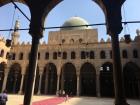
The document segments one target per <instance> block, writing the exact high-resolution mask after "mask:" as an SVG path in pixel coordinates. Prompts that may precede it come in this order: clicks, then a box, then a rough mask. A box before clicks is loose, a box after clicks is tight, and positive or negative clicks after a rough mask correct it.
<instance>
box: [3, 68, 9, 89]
mask: <svg viewBox="0 0 140 105" xmlns="http://www.w3.org/2000/svg"><path fill="white" fill-rule="evenodd" d="M8 72H9V67H6V68H5V72H4V80H3V85H2V91H4V90H5V89H6V83H7V78H8Z"/></svg>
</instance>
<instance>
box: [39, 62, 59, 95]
mask: <svg viewBox="0 0 140 105" xmlns="http://www.w3.org/2000/svg"><path fill="white" fill-rule="evenodd" d="M56 89H57V69H56V65H55V64H53V63H48V64H46V66H45V68H44V71H43V75H42V83H41V93H42V94H50V95H52V94H53V95H54V94H55V93H56Z"/></svg>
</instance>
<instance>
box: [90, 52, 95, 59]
mask: <svg viewBox="0 0 140 105" xmlns="http://www.w3.org/2000/svg"><path fill="white" fill-rule="evenodd" d="M90 59H94V51H90Z"/></svg>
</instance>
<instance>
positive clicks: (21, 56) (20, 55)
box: [19, 52, 23, 60]
mask: <svg viewBox="0 0 140 105" xmlns="http://www.w3.org/2000/svg"><path fill="white" fill-rule="evenodd" d="M19 60H23V53H22V52H21V53H20V54H19Z"/></svg>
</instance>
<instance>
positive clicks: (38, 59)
mask: <svg viewBox="0 0 140 105" xmlns="http://www.w3.org/2000/svg"><path fill="white" fill-rule="evenodd" d="M39 59H40V52H39V53H38V60H39Z"/></svg>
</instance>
